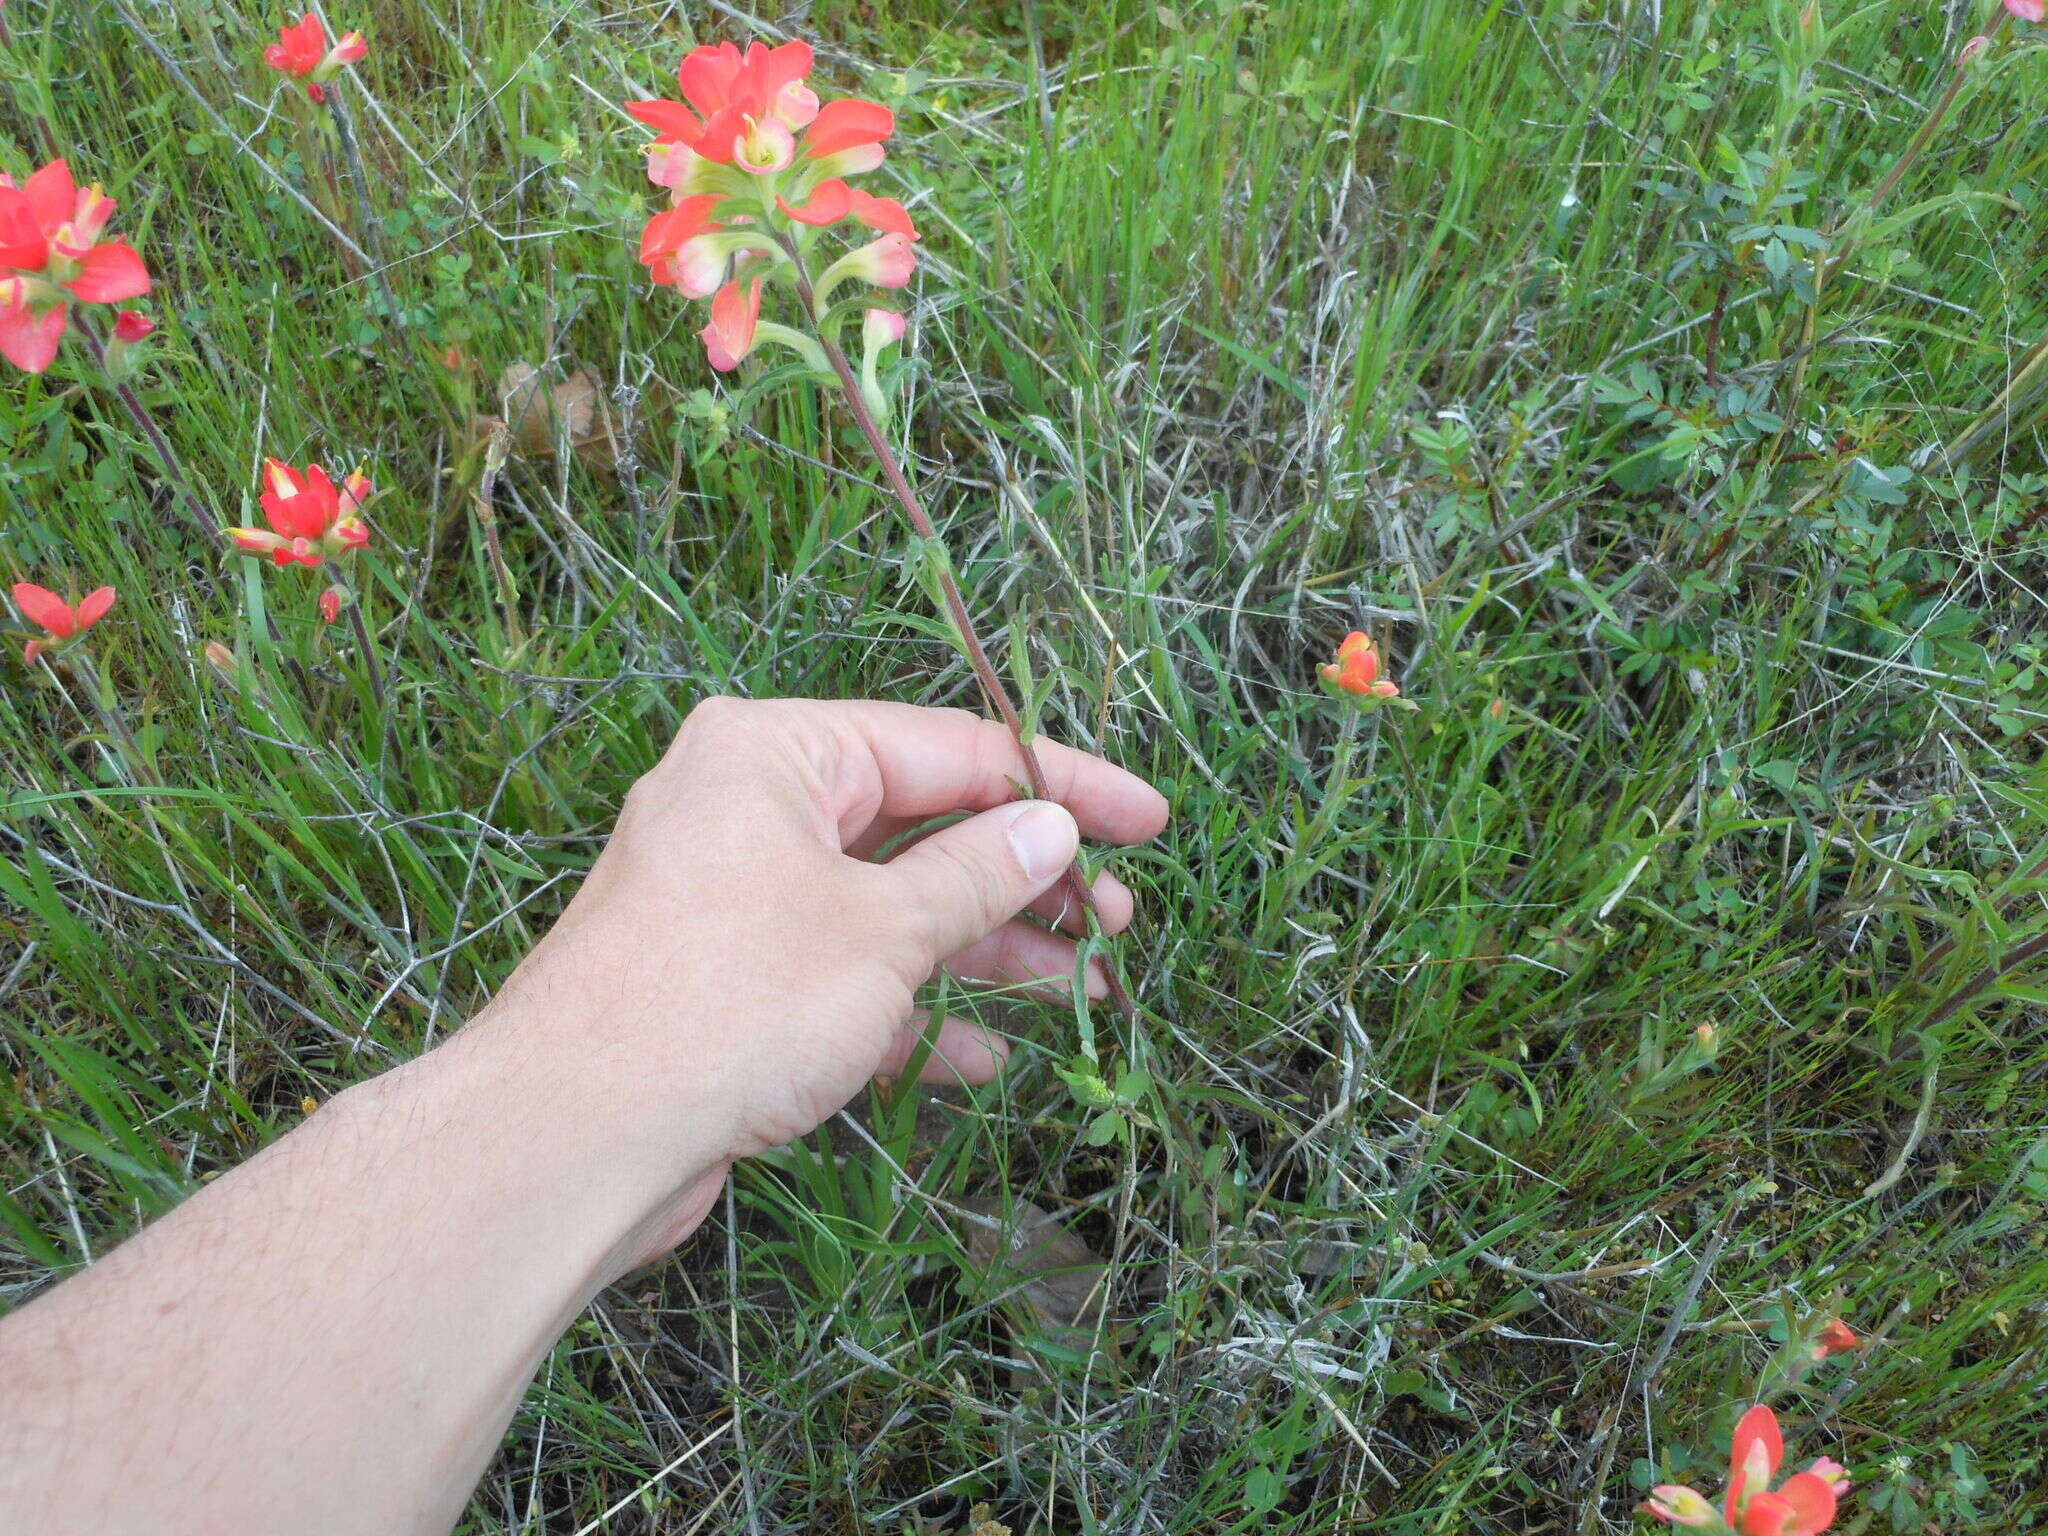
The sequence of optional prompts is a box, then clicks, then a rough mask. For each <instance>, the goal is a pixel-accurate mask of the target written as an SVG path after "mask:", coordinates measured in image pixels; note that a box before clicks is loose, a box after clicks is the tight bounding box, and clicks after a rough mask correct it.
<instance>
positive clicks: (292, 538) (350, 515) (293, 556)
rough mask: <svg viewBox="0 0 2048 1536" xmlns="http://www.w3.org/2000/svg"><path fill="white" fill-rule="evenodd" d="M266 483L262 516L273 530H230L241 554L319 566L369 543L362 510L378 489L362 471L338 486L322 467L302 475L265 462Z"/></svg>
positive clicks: (311, 466) (308, 469)
mask: <svg viewBox="0 0 2048 1536" xmlns="http://www.w3.org/2000/svg"><path fill="white" fill-rule="evenodd" d="M263 484H264V491H263V496H262V503H263V517H264V521H266V522H268V523H269V524H270V529H269V531H267V532H266V531H265V530H264V529H261V528H230V529H228V530H227V537H228V538H229V540H230V541H232V542H233V544H234V546H235V548H237V549H239V550H240V551H241V552H242V553H243V554H245V555H259V556H260V555H268V556H270V557H271V558H272V559H273V560H275V561H276V562H277V563H278V564H279V565H319V564H320V563H321V562H322V561H324V560H334V559H339V558H340V557H341V556H343V555H345V554H347V553H349V551H351V550H356V549H361V548H362V547H363V546H364V545H366V544H368V543H369V542H370V527H369V524H367V523H365V522H364V521H363V519H362V516H361V512H362V507H363V504H364V503H365V502H367V501H368V500H369V499H370V498H371V497H372V496H373V495H375V494H376V487H375V486H373V485H372V484H371V483H370V477H369V476H368V475H366V474H364V473H363V472H362V471H361V470H360V469H359V470H357V471H356V472H355V473H354V474H352V475H350V476H349V477H348V478H347V479H346V480H344V481H342V483H341V484H340V485H339V486H336V485H335V483H334V482H333V481H332V480H330V479H329V478H328V476H327V471H326V470H324V469H322V468H321V467H320V466H319V465H318V464H308V465H307V466H306V468H305V471H304V472H303V473H301V472H300V471H299V470H296V469H294V468H292V466H291V465H289V464H280V463H279V462H278V461H277V460H276V459H265V460H264V461H263Z"/></svg>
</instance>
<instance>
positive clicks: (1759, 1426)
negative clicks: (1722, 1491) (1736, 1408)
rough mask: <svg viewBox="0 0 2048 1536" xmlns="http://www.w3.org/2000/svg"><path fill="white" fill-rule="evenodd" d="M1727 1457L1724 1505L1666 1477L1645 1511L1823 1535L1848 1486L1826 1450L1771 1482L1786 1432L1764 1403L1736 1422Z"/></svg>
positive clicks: (1704, 1523)
mask: <svg viewBox="0 0 2048 1536" xmlns="http://www.w3.org/2000/svg"><path fill="white" fill-rule="evenodd" d="M1728 1460H1729V1466H1728V1492H1727V1495H1726V1497H1725V1498H1724V1499H1723V1501H1722V1505H1721V1508H1720V1509H1718V1510H1716V1509H1715V1508H1714V1506H1713V1504H1712V1503H1710V1502H1709V1501H1708V1500H1707V1498H1706V1497H1705V1496H1704V1495H1703V1494H1701V1493H1699V1492H1698V1491H1697V1490H1695V1489H1692V1488H1687V1487H1685V1486H1684V1485H1683V1484H1679V1483H1666V1484H1663V1485H1661V1486H1659V1487H1656V1488H1652V1489H1651V1490H1650V1497H1649V1499H1648V1501H1647V1502H1646V1503H1645V1504H1644V1505H1643V1512H1644V1513H1645V1514H1648V1515H1654V1516H1656V1517H1657V1518H1658V1519H1659V1520H1662V1521H1664V1522H1665V1523H1666V1524H1669V1525H1687V1526H1692V1527H1694V1528H1695V1529H1699V1530H1706V1531H1719V1532H1724V1533H1725V1532H1733V1533H1735V1536H1819V1533H1820V1532H1822V1531H1824V1530H1826V1529H1827V1528H1828V1527H1829V1526H1830V1525H1832V1524H1834V1520H1835V1511H1836V1509H1837V1508H1838V1507H1839V1505H1840V1503H1841V1498H1842V1495H1843V1494H1845V1493H1847V1492H1848V1491H1849V1474H1848V1470H1847V1469H1846V1468H1845V1467H1843V1465H1842V1464H1841V1463H1840V1462H1839V1461H1833V1460H1830V1459H1829V1458H1828V1457H1826V1456H1823V1457H1821V1458H1820V1460H1818V1461H1816V1462H1815V1463H1814V1464H1813V1465H1812V1466H1811V1467H1809V1468H1807V1470H1806V1471H1804V1472H1794V1473H1793V1474H1792V1475H1791V1476H1790V1477H1788V1478H1786V1479H1785V1481H1784V1482H1783V1483H1781V1484H1780V1485H1779V1486H1778V1487H1777V1488H1775V1489H1774V1488H1772V1487H1771V1485H1770V1484H1771V1479H1772V1478H1774V1477H1776V1476H1777V1475H1778V1469H1779V1468H1780V1467H1781V1466H1783V1465H1784V1462H1785V1437H1784V1435H1783V1433H1781V1432H1780V1430H1779V1429H1778V1416H1777V1415H1776V1414H1775V1413H1773V1412H1771V1410H1770V1409H1769V1408H1767V1407H1765V1406H1764V1405H1763V1404H1761V1403H1759V1404H1758V1405H1757V1406H1756V1407H1754V1408H1752V1409H1750V1410H1749V1412H1747V1413H1745V1414H1744V1415H1743V1416H1742V1422H1741V1423H1739V1424H1737V1425H1736V1426H1735V1445H1734V1449H1733V1450H1732V1451H1731V1453H1730V1455H1729V1458H1728Z"/></svg>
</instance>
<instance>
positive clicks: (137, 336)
mask: <svg viewBox="0 0 2048 1536" xmlns="http://www.w3.org/2000/svg"><path fill="white" fill-rule="evenodd" d="M155 329H156V322H155V321H154V320H152V319H150V318H149V316H147V315H145V314H143V313H142V311H141V310H139V309H124V310H122V311H121V313H120V314H118V315H116V316H114V340H116V341H124V342H126V343H127V344H128V345H129V346H131V347H132V346H134V345H135V343H136V342H138V341H140V340H142V338H143V337H145V336H147V335H148V334H149V333H150V332H151V331H153V330H155Z"/></svg>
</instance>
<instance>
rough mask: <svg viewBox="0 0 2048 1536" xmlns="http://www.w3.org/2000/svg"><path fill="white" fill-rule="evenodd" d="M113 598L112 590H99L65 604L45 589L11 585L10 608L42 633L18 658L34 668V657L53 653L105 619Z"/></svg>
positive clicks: (28, 584) (25, 583) (21, 583)
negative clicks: (12, 598)
mask: <svg viewBox="0 0 2048 1536" xmlns="http://www.w3.org/2000/svg"><path fill="white" fill-rule="evenodd" d="M115 595H116V594H115V592H114V589H113V588H112V587H101V588H100V589H99V590H98V591H96V592H88V593H86V594H85V596H84V597H81V598H80V599H79V600H78V601H77V602H76V603H67V602H65V601H64V599H63V598H61V597H59V596H58V595H57V594H56V593H54V592H52V591H51V590H50V589H49V588H48V587H39V586H37V585H36V584H35V583H34V582H32V581H17V582H16V583H15V584H14V606H15V607H17V608H19V609H20V610H21V616H22V617H23V618H25V619H27V620H28V621H29V623H31V624H34V625H36V626H38V627H39V628H40V629H42V631H43V633H42V634H41V635H39V636H36V637H35V638H34V639H32V640H30V641H29V643H28V644H27V645H25V646H23V647H22V648H21V659H22V660H23V661H24V662H26V663H27V664H28V665H29V666H34V665H35V664H36V658H37V657H38V656H41V655H44V654H45V653H54V652H56V651H59V650H61V649H63V648H64V647H65V646H67V645H69V644H70V643H71V642H72V641H73V640H76V639H77V638H78V637H79V636H80V635H82V634H84V633H85V632H86V631H87V630H88V629H91V628H92V627H93V625H95V624H97V623H99V621H100V620H101V619H104V618H105V617H106V616H107V614H108V612H109V611H110V610H111V609H112V608H113V606H114V598H115Z"/></svg>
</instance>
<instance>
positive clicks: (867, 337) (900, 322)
mask: <svg viewBox="0 0 2048 1536" xmlns="http://www.w3.org/2000/svg"><path fill="white" fill-rule="evenodd" d="M907 324H908V322H906V321H905V320H904V318H903V316H901V315H899V314H898V313H897V312H896V311H895V310H893V309H871V310H869V311H868V312H867V315H866V316H865V317H864V318H863V319H862V321H861V327H860V341H861V346H862V347H864V348H865V349H866V350H868V351H870V352H875V351H879V350H880V349H881V348H883V347H887V346H892V345H894V344H895V343H896V342H899V341H901V340H902V339H903V332H904V330H905V328H906V326H907Z"/></svg>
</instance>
